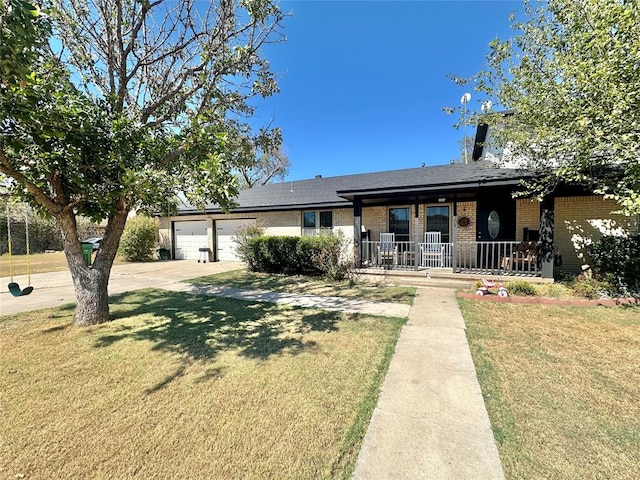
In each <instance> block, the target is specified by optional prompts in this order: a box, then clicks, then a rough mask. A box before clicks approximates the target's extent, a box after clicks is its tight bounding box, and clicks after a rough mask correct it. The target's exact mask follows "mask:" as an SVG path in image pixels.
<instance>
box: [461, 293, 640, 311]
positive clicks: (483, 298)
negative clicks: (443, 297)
mask: <svg viewBox="0 0 640 480" xmlns="http://www.w3.org/2000/svg"><path fill="white" fill-rule="evenodd" d="M457 295H458V297H460V298H468V299H472V300H478V301H480V302H501V303H516V304H531V303H537V304H542V305H566V306H570V307H594V306H598V305H602V306H606V307H615V306H617V305H640V301H639V300H638V299H637V298H601V299H597V300H587V299H583V300H560V299H558V298H544V297H499V296H497V295H491V294H490V295H476V294H475V293H467V292H458V294H457Z"/></svg>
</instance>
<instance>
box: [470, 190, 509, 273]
mask: <svg viewBox="0 0 640 480" xmlns="http://www.w3.org/2000/svg"><path fill="white" fill-rule="evenodd" d="M515 239H516V201H515V200H514V199H513V198H511V192H509V191H506V190H493V191H491V192H487V193H484V194H483V195H482V196H479V197H478V209H477V222H476V240H477V241H478V242H483V243H481V244H480V245H479V246H478V249H477V254H478V258H477V261H478V265H479V266H481V267H482V268H490V269H496V268H498V266H499V263H500V257H502V256H504V255H505V254H506V251H507V250H508V248H507V247H506V245H504V244H500V243H497V242H505V241H514V240H515ZM484 242H489V243H484ZM494 242H495V243H494Z"/></svg>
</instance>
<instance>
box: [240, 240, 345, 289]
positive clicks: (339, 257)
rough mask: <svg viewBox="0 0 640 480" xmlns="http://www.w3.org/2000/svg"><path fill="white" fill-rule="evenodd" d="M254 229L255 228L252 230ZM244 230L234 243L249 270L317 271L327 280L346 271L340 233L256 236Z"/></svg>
mask: <svg viewBox="0 0 640 480" xmlns="http://www.w3.org/2000/svg"><path fill="white" fill-rule="evenodd" d="M255 232H256V233H258V232H257V231H255ZM250 233H251V232H250V231H249V232H247V234H246V235H244V236H241V238H240V240H239V242H237V243H238V245H239V247H238V251H239V256H240V258H241V259H242V260H244V261H245V262H246V263H247V266H248V267H249V269H250V270H252V271H256V272H266V273H287V274H303V273H307V274H308V273H321V274H323V275H325V276H327V277H328V278H329V279H331V280H342V279H344V278H346V277H347V276H348V275H349V271H350V264H349V261H350V257H349V256H348V255H347V254H346V252H347V250H346V249H347V247H348V244H349V242H348V240H347V239H346V238H345V237H344V234H341V233H340V234H337V235H335V234H333V233H326V234H322V235H318V236H315V237H292V236H277V237H276V236H273V237H272V236H256V235H251V234H250Z"/></svg>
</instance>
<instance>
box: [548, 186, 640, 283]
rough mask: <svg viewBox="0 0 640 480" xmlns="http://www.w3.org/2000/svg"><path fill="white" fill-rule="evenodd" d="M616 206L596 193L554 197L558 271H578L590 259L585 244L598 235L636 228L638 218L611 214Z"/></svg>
mask: <svg viewBox="0 0 640 480" xmlns="http://www.w3.org/2000/svg"><path fill="white" fill-rule="evenodd" d="M617 208H618V206H617V204H616V203H615V202H613V201H612V200H605V199H604V198H603V197H602V196H599V195H592V196H584V197H560V198H556V199H555V238H554V244H555V248H556V250H557V251H558V252H559V253H560V254H561V255H562V267H561V268H562V270H567V271H571V272H579V271H580V269H581V266H582V265H583V264H588V263H589V261H590V260H589V258H588V255H587V253H586V248H585V247H586V246H587V245H588V244H590V243H591V242H593V241H595V240H597V239H598V238H600V237H601V236H602V235H605V234H620V233H635V232H637V231H638V218H637V217H625V216H623V215H617V214H612V213H611V212H612V211H614V210H616V209H617Z"/></svg>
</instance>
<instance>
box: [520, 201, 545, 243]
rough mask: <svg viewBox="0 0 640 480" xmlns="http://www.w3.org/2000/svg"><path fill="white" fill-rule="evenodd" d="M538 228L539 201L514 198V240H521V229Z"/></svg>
mask: <svg viewBox="0 0 640 480" xmlns="http://www.w3.org/2000/svg"><path fill="white" fill-rule="evenodd" d="M525 228H528V229H529V230H534V231H536V232H537V231H538V230H540V202H538V201H537V200H532V199H529V198H519V199H518V200H516V240H517V241H518V242H521V241H522V240H524V238H523V235H522V234H523V230H524V229H525Z"/></svg>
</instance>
